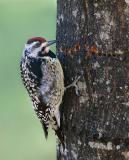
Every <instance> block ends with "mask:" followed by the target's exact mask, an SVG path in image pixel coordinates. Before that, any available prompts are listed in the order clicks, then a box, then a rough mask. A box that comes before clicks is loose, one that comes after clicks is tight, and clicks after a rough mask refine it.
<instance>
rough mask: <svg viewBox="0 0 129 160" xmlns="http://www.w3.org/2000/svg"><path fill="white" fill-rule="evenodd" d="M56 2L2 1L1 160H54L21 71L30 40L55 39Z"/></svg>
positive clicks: (51, 139)
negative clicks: (20, 65)
mask: <svg viewBox="0 0 129 160" xmlns="http://www.w3.org/2000/svg"><path fill="white" fill-rule="evenodd" d="M55 28H56V0H49V1H48V0H27V1H26V0H0V160H35V159H38V160H54V159H56V158H55V157H56V152H55V145H56V144H55V136H54V134H53V133H52V132H50V135H49V138H48V140H47V141H46V140H45V138H44V133H43V130H42V128H41V125H40V122H39V121H38V119H37V117H36V115H35V114H34V111H33V109H32V104H31V102H30V99H29V96H28V95H27V92H26V90H25V89H24V87H23V85H22V82H21V79H20V71H19V63H20V57H21V54H22V50H23V47H24V43H25V42H26V40H27V39H28V38H30V37H33V36H44V37H46V38H47V39H54V38H55V30H56V29H55Z"/></svg>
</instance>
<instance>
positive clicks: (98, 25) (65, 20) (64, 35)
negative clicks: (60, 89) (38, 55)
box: [57, 0, 129, 160]
mask: <svg viewBox="0 0 129 160" xmlns="http://www.w3.org/2000/svg"><path fill="white" fill-rule="evenodd" d="M57 41H58V43H57V52H58V57H59V59H60V61H61V63H62V67H63V70H64V75H65V85H66V86H67V85H69V84H70V83H72V82H73V81H74V80H75V79H76V77H78V76H81V78H80V79H79V81H78V82H77V86H78V93H77V92H76V90H75V88H74V87H73V88H70V89H68V90H67V91H66V92H65V95H64V99H63V103H62V107H61V108H62V109H61V111H62V115H63V116H62V129H63V133H64V138H65V146H66V149H65V150H64V151H63V148H62V146H61V145H60V144H59V145H58V148H57V159H58V160H124V159H127V160H129V5H128V1H127V0H58V1H57Z"/></svg>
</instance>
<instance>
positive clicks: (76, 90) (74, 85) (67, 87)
mask: <svg viewBox="0 0 129 160" xmlns="http://www.w3.org/2000/svg"><path fill="white" fill-rule="evenodd" d="M80 78H81V76H78V77H76V78H75V80H74V82H72V83H71V84H70V85H68V86H66V87H65V91H66V90H67V89H69V88H71V87H75V92H76V95H78V96H79V88H78V85H77V82H78V81H79V79H80Z"/></svg>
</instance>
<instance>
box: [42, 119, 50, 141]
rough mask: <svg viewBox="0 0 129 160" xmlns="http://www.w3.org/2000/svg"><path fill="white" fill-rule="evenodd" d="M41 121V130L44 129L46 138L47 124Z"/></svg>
mask: <svg viewBox="0 0 129 160" xmlns="http://www.w3.org/2000/svg"><path fill="white" fill-rule="evenodd" d="M41 123H42V127H43V130H44V135H45V138H46V139H47V137H48V125H46V124H45V123H44V122H41Z"/></svg>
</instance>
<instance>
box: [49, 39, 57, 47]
mask: <svg viewBox="0 0 129 160" xmlns="http://www.w3.org/2000/svg"><path fill="white" fill-rule="evenodd" d="M54 43H56V40H51V41H47V47H48V46H51V45H52V44H54Z"/></svg>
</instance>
